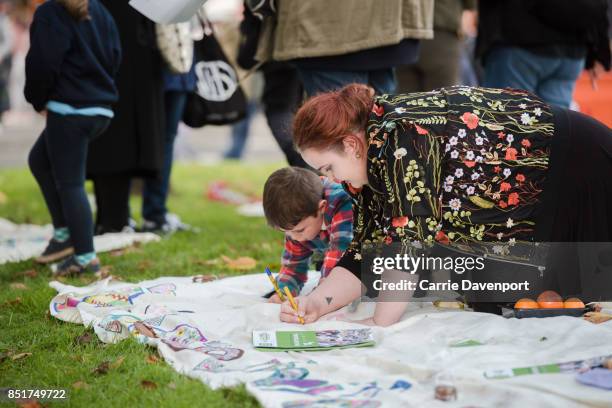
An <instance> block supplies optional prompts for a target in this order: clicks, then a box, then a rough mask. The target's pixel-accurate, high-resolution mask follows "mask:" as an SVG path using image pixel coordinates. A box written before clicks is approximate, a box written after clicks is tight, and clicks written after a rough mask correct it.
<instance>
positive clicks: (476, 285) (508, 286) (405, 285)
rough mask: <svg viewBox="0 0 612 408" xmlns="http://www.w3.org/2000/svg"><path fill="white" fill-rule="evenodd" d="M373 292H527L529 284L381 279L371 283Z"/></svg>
mask: <svg viewBox="0 0 612 408" xmlns="http://www.w3.org/2000/svg"><path fill="white" fill-rule="evenodd" d="M373 287H374V289H375V290H383V291H404V290H407V291H414V290H416V289H417V288H419V289H421V290H430V291H458V290H459V289H461V290H471V291H500V292H504V293H505V292H508V291H528V290H529V282H528V281H524V282H472V281H471V280H468V279H463V280H462V281H461V285H460V284H459V282H451V281H450V280H447V281H446V282H430V281H428V280H426V279H424V280H422V281H420V282H418V283H417V282H414V281H410V280H407V279H402V280H400V281H398V282H383V280H382V279H378V280H375V281H374V282H373Z"/></svg>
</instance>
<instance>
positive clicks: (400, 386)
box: [389, 380, 412, 391]
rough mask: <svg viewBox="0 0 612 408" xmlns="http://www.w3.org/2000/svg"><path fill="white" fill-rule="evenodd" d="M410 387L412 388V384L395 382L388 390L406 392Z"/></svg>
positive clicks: (402, 381) (400, 381)
mask: <svg viewBox="0 0 612 408" xmlns="http://www.w3.org/2000/svg"><path fill="white" fill-rule="evenodd" d="M411 387H412V384H410V383H409V382H408V381H405V380H397V381H396V382H394V383H393V385H392V386H391V388H389V389H390V390H399V391H406V390H409V389H410V388H411Z"/></svg>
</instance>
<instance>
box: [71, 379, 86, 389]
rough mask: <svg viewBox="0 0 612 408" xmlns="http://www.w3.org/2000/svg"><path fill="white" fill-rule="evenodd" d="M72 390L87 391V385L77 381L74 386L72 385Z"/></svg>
mask: <svg viewBox="0 0 612 408" xmlns="http://www.w3.org/2000/svg"><path fill="white" fill-rule="evenodd" d="M72 388H74V389H77V390H81V389H88V388H89V384H87V383H86V382H85V381H77V382H75V383H74V384H72Z"/></svg>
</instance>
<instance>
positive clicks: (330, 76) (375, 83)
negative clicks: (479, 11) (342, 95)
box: [298, 66, 397, 97]
mask: <svg viewBox="0 0 612 408" xmlns="http://www.w3.org/2000/svg"><path fill="white" fill-rule="evenodd" d="M298 72H299V74H300V77H301V79H302V84H303V85H304V91H305V92H306V95H308V96H309V97H310V96H314V95H316V94H317V93H321V92H329V91H333V90H336V89H339V88H342V87H344V86H345V85H348V84H352V83H354V82H356V83H359V84H366V85H370V86H371V87H372V88H374V90H375V91H376V93H377V94H385V93H394V92H395V88H396V87H397V82H396V81H395V71H394V69H393V68H385V69H376V70H370V71H328V70H318V69H310V68H308V69H307V68H301V67H299V66H298Z"/></svg>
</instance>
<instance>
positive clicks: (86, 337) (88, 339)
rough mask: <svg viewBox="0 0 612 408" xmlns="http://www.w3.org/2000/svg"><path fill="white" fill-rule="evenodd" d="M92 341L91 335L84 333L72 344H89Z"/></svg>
mask: <svg viewBox="0 0 612 408" xmlns="http://www.w3.org/2000/svg"><path fill="white" fill-rule="evenodd" d="M92 340H93V336H92V335H91V333H90V332H85V333H83V334H81V335H80V336H78V337H77V338H76V339H75V341H74V342H75V343H76V344H89V343H91V341H92Z"/></svg>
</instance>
